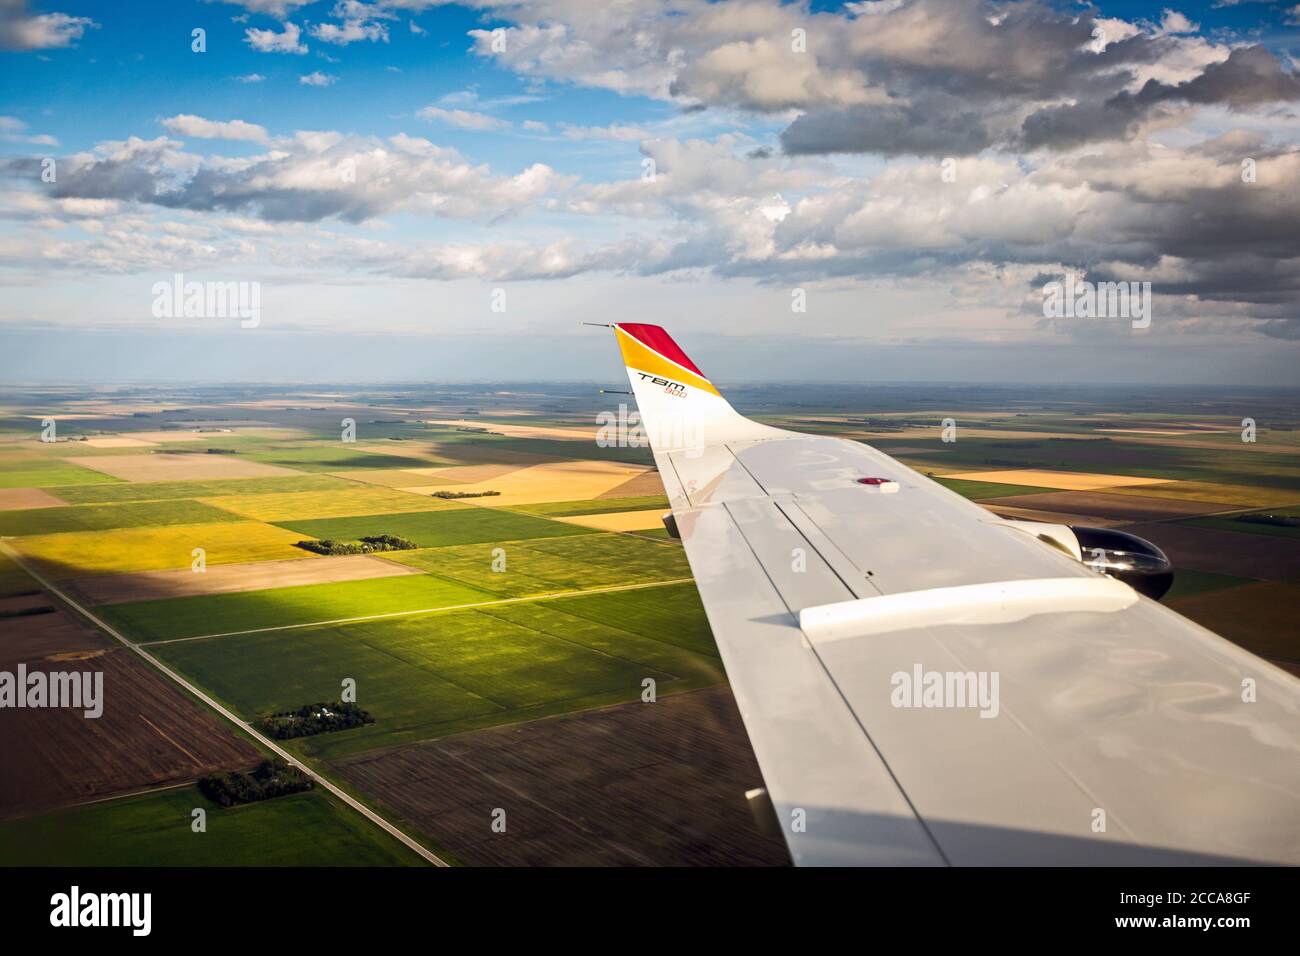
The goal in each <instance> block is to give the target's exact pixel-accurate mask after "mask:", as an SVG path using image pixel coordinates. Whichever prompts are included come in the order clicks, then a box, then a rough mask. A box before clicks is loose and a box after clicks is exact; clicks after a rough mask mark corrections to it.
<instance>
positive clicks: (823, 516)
mask: <svg viewBox="0 0 1300 956" xmlns="http://www.w3.org/2000/svg"><path fill="white" fill-rule="evenodd" d="M613 328H614V334H615V336H616V338H617V340H618V344H619V347H620V349H621V351H622V355H623V359H624V362H625V364H626V366H627V370H628V377H629V379H630V381H631V383H632V389H633V392H634V394H635V396H636V401H637V405H638V408H639V411H640V416H641V425H642V427H643V428H644V430H645V432H646V434H647V436H648V438H649V440H650V444H651V448H652V450H653V452H654V457H655V461H656V463H657V464H658V467H659V473H660V475H661V476H662V478H663V482H664V489H665V492H666V493H667V495H668V499H669V501H670V502H671V505H672V515H673V521H674V522H675V526H676V532H677V534H678V535H679V536H680V538H681V540H682V543H683V544H684V546H685V549H686V555H687V558H688V559H689V561H690V565H691V570H692V572H693V573H694V576H695V581H696V584H697V586H698V588H699V592H700V597H701V599H702V601H703V603H704V608H705V611H706V613H707V615H708V619H709V623H710V625H711V627H712V629H713V635H714V638H715V639H716V641H717V645H718V649H719V651H720V653H721V655H722V660H723V663H724V665H725V666H726V670H727V675H728V678H729V679H730V682H731V686H732V689H733V692H734V694H735V697H736V702H737V704H738V706H739V708H740V713H741V716H742V718H743V719H744V723H745V728H746V730H747V732H748V734H749V737H750V740H751V742H752V744H753V747H754V753H755V755H756V756H757V758H758V763H759V766H760V768H761V769H762V772H763V777H764V785H765V786H766V788H767V792H768V794H769V795H770V798H771V802H772V806H773V808H774V810H775V813H776V819H777V821H778V822H779V823H780V825H781V829H782V832H783V833H784V835H785V838H786V841H787V842H788V844H789V847H790V852H791V855H792V857H793V859H794V862H795V863H796V864H799V865H841V864H878V865H895V864H910V865H1090V864H1119V865H1128V864H1172V865H1176V864H1204V863H1242V862H1272V863H1292V864H1294V863H1300V680H1297V679H1296V678H1294V677H1292V676H1291V675H1289V674H1287V673H1285V672H1283V671H1281V670H1280V669H1278V668H1275V667H1274V666H1273V665H1271V664H1269V663H1267V662H1265V661H1263V660H1261V659H1260V658H1258V657H1255V656H1254V655H1252V654H1249V653H1248V652H1246V651H1244V650H1242V649H1241V648H1239V647H1237V646H1236V645H1234V644H1232V643H1230V642H1228V641H1226V640H1224V639H1223V638H1221V637H1219V636H1217V635H1215V634H1213V633H1211V632H1210V631H1207V630H1206V629H1204V628H1202V627H1199V626H1198V625H1196V624H1193V623H1192V622H1191V621H1188V620H1187V619H1185V618H1183V617H1181V616H1179V615H1178V614H1176V613H1174V612H1173V611H1170V610H1168V609H1167V608H1164V607H1162V606H1161V605H1160V604H1158V603H1156V602H1155V601H1152V600H1151V599H1149V598H1147V597H1144V596H1143V595H1141V594H1139V593H1138V592H1137V591H1135V590H1133V588H1131V587H1129V585H1127V584H1125V583H1122V582H1121V581H1119V580H1116V579H1115V578H1113V577H1108V576H1105V575H1102V574H1099V573H1097V571H1095V570H1093V568H1092V567H1089V566H1088V565H1087V564H1085V563H1083V562H1082V561H1081V560H1079V558H1080V556H1081V550H1080V547H1079V545H1078V542H1077V541H1076V540H1074V539H1073V538H1072V535H1071V532H1070V529H1068V528H1064V527H1062V526H1056V525H1035V524H1032V523H1029V522H1013V521H1007V520H1004V519H1002V518H999V517H997V516H996V515H993V514H991V513H989V512H988V511H985V510H984V509H983V508H981V507H979V506H977V505H975V504H973V503H971V502H969V501H967V500H965V499H964V498H962V497H961V496H959V495H957V494H955V493H953V492H951V491H949V490H948V489H946V488H944V487H943V486H941V485H939V484H937V483H936V482H934V481H931V480H930V479H928V478H926V477H924V476H923V475H920V474H918V473H917V472H915V471H912V470H911V469H909V468H907V467H906V466H904V465H902V464H900V463H899V462H897V461H895V460H894V459H892V458H890V457H889V456H887V455H885V454H882V453H881V452H879V451H876V450H874V449H872V448H871V447H869V446H867V445H864V444H861V443H859V442H853V441H847V440H843V439H836V438H827V437H818V436H811V435H803V434H799V433H797V432H791V431H786V430H782V429H777V428H773V427H770V426H767V425H763V424H760V423H757V422H754V421H752V420H750V419H747V418H744V417H742V416H741V415H739V414H738V413H737V412H736V411H735V410H734V409H733V408H732V407H731V405H730V404H729V403H728V402H727V401H726V399H724V398H723V397H722V395H721V394H720V393H719V391H718V390H717V388H715V387H714V386H713V384H712V383H711V382H710V381H709V380H708V379H707V378H706V377H705V376H704V373H703V372H701V371H700V369H699V368H698V367H697V366H696V365H695V364H694V363H693V362H692V361H691V360H690V358H689V357H687V356H686V354H685V353H684V352H683V351H682V350H681V349H680V348H679V347H678V346H677V344H676V343H675V342H674V341H673V340H672V338H671V337H670V336H669V335H668V333H667V332H665V331H664V330H663V329H661V328H659V327H658V326H651V325H640V324H619V325H615V326H613ZM755 783H756V785H757V783H758V782H757V781H756V782H755Z"/></svg>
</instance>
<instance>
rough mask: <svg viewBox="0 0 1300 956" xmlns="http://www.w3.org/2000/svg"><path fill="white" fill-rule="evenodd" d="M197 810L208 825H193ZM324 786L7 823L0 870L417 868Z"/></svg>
mask: <svg viewBox="0 0 1300 956" xmlns="http://www.w3.org/2000/svg"><path fill="white" fill-rule="evenodd" d="M195 809H202V810H204V811H206V813H207V821H206V823H207V830H206V832H204V833H194V832H193V831H192V830H191V829H190V823H191V821H192V816H191V814H192V813H193V811H194V810H195ZM419 862H420V861H419V859H418V858H417V857H416V856H415V855H414V854H412V853H411V852H410V851H408V850H407V849H406V848H405V847H403V846H402V845H401V844H399V843H398V842H397V841H396V840H394V839H393V838H392V837H390V836H388V835H387V834H384V833H382V832H380V831H379V830H377V829H375V828H374V827H372V826H370V825H369V824H368V823H366V822H365V821H363V820H362V819H361V818H360V817H358V816H357V815H356V814H355V813H352V812H351V811H350V810H348V809H346V808H345V807H343V806H342V805H341V804H340V803H339V802H338V801H336V800H334V799H333V798H332V797H330V796H329V795H327V794H325V793H322V792H320V791H313V792H310V793H302V794H297V795H295V796H291V797H283V798H280V799H278V800H270V801H267V802H265V803H254V804H250V805H248V806H242V807H234V808H232V809H229V810H223V809H222V808H221V807H219V806H217V805H216V804H215V803H212V802H211V801H210V800H208V799H207V798H205V797H204V796H203V795H202V794H201V793H199V791H198V789H197V788H196V787H192V786H187V787H181V788H177V789H171V790H165V791H161V792H158V793H150V794H145V795H142V796H135V797H125V798H122V799H119V800H113V801H109V802H103V803H95V804H91V805H88V806H83V807H76V808H73V809H69V810H63V811H59V812H56V813H51V814H47V815H45V816H42V817H37V818H35V819H27V820H16V821H11V822H9V823H0V866H414V865H417V864H419Z"/></svg>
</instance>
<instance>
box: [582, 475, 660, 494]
mask: <svg viewBox="0 0 1300 956" xmlns="http://www.w3.org/2000/svg"><path fill="white" fill-rule="evenodd" d="M663 493H664V482H663V479H662V478H660V477H659V472H658V471H656V470H653V469H652V470H650V471H647V472H644V473H643V474H640V475H637V476H636V477H635V478H629V479H628V480H627V481H625V482H623V484H621V485H619V486H618V487H616V488H611V489H609V491H606V492H604V493H603V494H599V495H597V496H596V497H597V498H641V497H646V496H649V495H662V494H663Z"/></svg>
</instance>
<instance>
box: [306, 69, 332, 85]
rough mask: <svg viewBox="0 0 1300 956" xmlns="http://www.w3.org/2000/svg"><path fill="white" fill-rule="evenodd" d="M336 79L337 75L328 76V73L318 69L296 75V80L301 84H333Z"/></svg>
mask: <svg viewBox="0 0 1300 956" xmlns="http://www.w3.org/2000/svg"><path fill="white" fill-rule="evenodd" d="M338 80H339V78H338V77H337V76H330V74H328V73H322V72H321V71H320V70H317V71H316V72H315V73H308V74H307V75H306V76H300V77H298V82H299V83H301V84H302V85H303V86H333V85H334V84H335V83H337V82H338Z"/></svg>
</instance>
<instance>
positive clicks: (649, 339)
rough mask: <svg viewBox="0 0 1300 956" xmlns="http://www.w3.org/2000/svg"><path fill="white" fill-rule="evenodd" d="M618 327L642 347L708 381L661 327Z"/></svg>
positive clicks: (633, 325) (633, 324)
mask: <svg viewBox="0 0 1300 956" xmlns="http://www.w3.org/2000/svg"><path fill="white" fill-rule="evenodd" d="M618 327H619V328H620V329H622V330H623V331H624V332H626V333H627V334H628V335H630V336H632V338H634V339H636V340H637V341H638V342H640V343H641V344H642V345H644V346H646V347H647V348H651V349H654V351H656V352H658V353H659V354H660V355H662V356H663V357H664V358H666V359H668V360H669V361H672V362H676V363H677V364H678V365H680V366H681V367H682V368H687V369H690V370H691V371H692V372H694V373H695V374H696V375H698V376H699V377H700V378H702V379H706V380H707V379H708V376H707V375H705V374H704V373H703V372H701V371H700V370H699V368H698V367H697V366H696V365H695V363H694V362H692V361H691V360H690V359H689V358H688V357H687V356H686V353H685V352H683V351H682V350H681V347H680V346H678V344H677V343H676V342H674V341H673V337H672V336H671V335H669V334H668V333H667V332H666V331H664V329H663V328H661V327H660V326H658V325H641V324H639V323H635V322H634V323H631V324H628V325H624V324H623V323H622V322H620V323H619V325H618Z"/></svg>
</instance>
